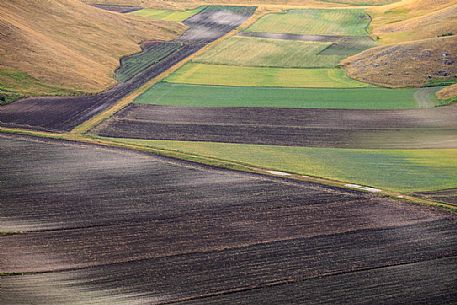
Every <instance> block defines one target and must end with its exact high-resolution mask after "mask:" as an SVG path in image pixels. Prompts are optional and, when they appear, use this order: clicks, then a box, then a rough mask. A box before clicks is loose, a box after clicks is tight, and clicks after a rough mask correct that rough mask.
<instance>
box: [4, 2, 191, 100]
mask: <svg viewBox="0 0 457 305" xmlns="http://www.w3.org/2000/svg"><path fill="white" fill-rule="evenodd" d="M181 30H182V26H180V25H178V24H175V23H165V22H157V21H149V20H144V19H136V18H134V17H130V16H125V15H121V14H118V13H112V12H107V11H103V10H100V9H97V8H95V7H92V6H89V5H87V4H85V3H82V2H80V1H79V0H52V1H51V0H8V1H1V2H0V93H1V92H3V93H5V92H7V93H8V92H10V93H11V92H18V93H20V94H22V95H36V94H60V93H67V92H68V91H73V90H82V91H89V92H91V91H100V90H102V89H105V88H107V87H109V86H112V85H113V84H114V83H115V81H114V78H113V71H114V70H115V68H116V67H117V65H118V63H119V58H120V57H121V56H123V55H125V54H129V53H134V52H137V51H139V50H140V47H139V45H138V44H139V43H140V42H141V41H143V40H148V39H165V40H168V39H172V38H173V37H174V36H175V35H176V34H177V33H178V32H180V31H181ZM61 88H66V89H69V90H63V91H62V90H61Z"/></svg>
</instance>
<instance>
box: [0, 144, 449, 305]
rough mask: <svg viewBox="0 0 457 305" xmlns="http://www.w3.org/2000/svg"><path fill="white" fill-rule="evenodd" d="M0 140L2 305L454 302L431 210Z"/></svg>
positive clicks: (167, 163)
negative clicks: (32, 304) (3, 234)
mask: <svg viewBox="0 0 457 305" xmlns="http://www.w3.org/2000/svg"><path fill="white" fill-rule="evenodd" d="M0 145H1V147H2V150H0V158H1V159H2V160H3V162H1V163H0V183H1V187H2V192H0V202H1V209H0V219H1V221H0V230H2V231H5V230H12V231H19V230H20V231H23V232H24V233H23V234H16V235H8V236H0V258H1V260H0V272H26V274H23V275H10V276H2V277H0V284H1V286H2V294H1V295H0V303H2V304H9V305H15V304H30V300H34V302H36V303H37V304H40V305H47V304H87V303H91V304H106V303H110V304H165V303H170V302H178V301H182V302H183V303H182V304H202V303H204V304H242V303H244V302H245V300H247V301H248V303H249V304H285V303H287V304H304V303H309V304H321V303H327V304H328V303H333V302H332V300H338V303H340V304H341V303H348V304H362V303H364V304H365V303H377V302H379V300H382V303H384V304H394V303H396V304H398V303H399V302H400V303H417V302H419V301H423V300H433V302H435V303H444V302H446V301H448V300H452V299H455V296H456V293H455V287H454V285H453V284H454V283H455V281H456V280H457V278H456V274H457V273H456V272H455V271H456V270H455V269H456V256H457V247H456V246H457V236H456V235H455V230H456V229H457V222H456V218H455V216H453V215H452V214H448V213H446V212H444V211H439V210H434V209H433V208H430V207H424V206H418V205H412V204H407V203H400V202H395V201H393V200H390V199H385V198H378V197H374V196H373V195H369V194H364V193H358V192H354V191H347V190H343V189H338V188H334V187H327V186H322V185H318V184H312V183H302V182H292V181H286V180H281V179H274V178H268V177H264V176H259V175H253V174H246V173H238V172H231V171H225V170H218V169H213V168H209V167H203V166H199V165H193V164H190V163H186V162H180V161H175V160H169V159H165V158H158V157H155V156H151V155H147V154H142V153H136V152H131V151H124V150H119V149H109V148H101V147H98V146H92V145H81V144H76V143H69V142H61V141H54V140H46V141H44V140H38V139H33V138H19V137H15V136H1V135H0ZM18 190H20V192H18ZM58 270H60V271H58ZM57 271H58V272H57ZM28 272H34V273H28ZM381 284H382V285H381ZM349 288H350V289H349ZM381 288H382V289H381Z"/></svg>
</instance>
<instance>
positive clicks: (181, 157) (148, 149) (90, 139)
mask: <svg viewBox="0 0 457 305" xmlns="http://www.w3.org/2000/svg"><path fill="white" fill-rule="evenodd" d="M1 133H5V134H17V135H25V136H35V137H39V138H47V139H54V140H64V141H70V142H75V143H80V144H93V145H99V146H103V147H108V148H109V147H112V148H120V149H127V150H131V151H137V152H144V153H149V154H153V155H156V156H160V157H165V158H169V159H174V160H176V161H186V162H190V163H194V164H197V165H204V166H209V167H212V168H218V169H225V170H231V171H238V172H245V173H251V174H259V175H262V176H268V177H271V178H276V179H281V180H283V181H290V182H309V183H316V184H320V185H323V186H333V187H338V188H341V189H345V190H348V191H353V192H354V191H357V192H361V193H366V194H370V195H371V196H376V197H381V198H383V197H384V198H386V197H387V198H391V199H394V200H395V201H396V202H406V203H414V204H421V205H425V206H430V207H437V208H441V209H444V210H447V211H449V212H452V213H457V206H455V205H452V204H447V203H443V202H439V201H434V200H430V199H427V198H419V197H415V196H413V195H409V194H404V193H399V192H395V191H390V190H385V189H383V190H380V191H379V192H376V193H373V192H370V191H365V190H364V189H363V188H362V189H354V188H352V187H349V186H347V185H352V184H353V183H352V182H351V181H340V180H336V179H329V178H323V177H318V176H309V175H303V174H297V173H293V172H284V171H279V170H277V169H276V168H262V167H259V166H256V165H251V164H248V163H243V162H236V161H231V160H225V159H219V158H214V157H208V156H203V155H197V154H191V153H187V152H183V151H179V150H171V149H164V148H160V147H154V146H146V145H140V144H133V143H122V140H123V139H122V138H120V139H118V141H116V139H111V138H103V137H99V136H96V135H87V134H86V135H82V134H74V133H73V134H72V133H64V134H58V133H51V132H41V131H33V130H28V129H14V128H3V127H0V134H1ZM276 173H280V174H276ZM285 174H287V175H285ZM361 186H362V187H364V188H375V186H371V185H361Z"/></svg>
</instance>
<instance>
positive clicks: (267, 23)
mask: <svg viewBox="0 0 457 305" xmlns="http://www.w3.org/2000/svg"><path fill="white" fill-rule="evenodd" d="M369 22H370V18H369V16H368V15H367V14H366V13H365V12H364V11H363V10H358V9H357V10H353V9H304V10H290V11H286V12H283V13H273V14H269V15H266V16H265V17H262V18H260V19H259V20H258V21H257V22H256V23H254V24H253V25H252V26H251V27H249V28H248V29H247V30H246V31H248V32H268V33H289V34H313V35H341V36H367V35H368V33H367V27H368V24H369Z"/></svg>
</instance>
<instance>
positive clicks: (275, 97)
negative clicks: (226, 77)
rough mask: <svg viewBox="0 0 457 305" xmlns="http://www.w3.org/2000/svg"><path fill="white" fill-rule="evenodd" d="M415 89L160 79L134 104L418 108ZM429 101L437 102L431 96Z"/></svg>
mask: <svg viewBox="0 0 457 305" xmlns="http://www.w3.org/2000/svg"><path fill="white" fill-rule="evenodd" d="M416 91H417V89H412V88H404V89H386V88H355V89H327V88H325V89H314V88H268V87H227V86H204V85H186V84H175V83H167V82H161V83H158V84H156V85H155V86H153V87H151V88H149V89H148V90H146V91H145V92H144V93H143V94H142V95H140V96H139V97H138V98H137V99H136V100H135V103H139V104H155V105H168V106H184V107H186V106H187V107H277V108H333V109H406V108H417V107H419V103H418V102H417V101H416V99H415V92H416ZM430 100H431V102H432V103H435V104H436V103H438V101H437V99H436V98H434V97H433V96H431V97H430Z"/></svg>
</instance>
